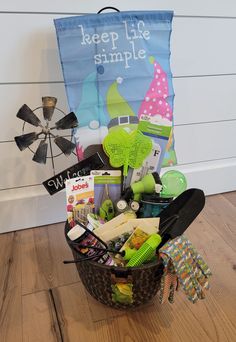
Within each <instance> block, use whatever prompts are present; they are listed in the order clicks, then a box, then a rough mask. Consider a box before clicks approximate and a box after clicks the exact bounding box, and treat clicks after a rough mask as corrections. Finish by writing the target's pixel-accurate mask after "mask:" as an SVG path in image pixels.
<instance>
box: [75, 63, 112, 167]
mask: <svg viewBox="0 0 236 342" xmlns="http://www.w3.org/2000/svg"><path fill="white" fill-rule="evenodd" d="M97 71H98V73H102V72H103V71H104V70H103V69H102V68H100V69H99V70H97ZM97 77H98V76H97V73H96V72H92V73H91V74H89V75H88V76H87V77H86V78H85V79H84V81H83V84H82V94H81V100H80V103H79V106H78V108H77V110H76V115H77V117H78V120H79V123H80V125H79V128H77V129H76V130H75V131H74V137H75V142H76V153H77V156H78V159H79V160H82V159H83V158H84V150H85V148H86V147H87V146H89V145H91V144H100V143H101V141H102V139H103V137H104V136H105V135H106V134H107V124H108V121H109V118H108V115H106V114H105V113H104V101H103V99H102V97H101V95H100V94H99V82H98V80H97Z"/></svg>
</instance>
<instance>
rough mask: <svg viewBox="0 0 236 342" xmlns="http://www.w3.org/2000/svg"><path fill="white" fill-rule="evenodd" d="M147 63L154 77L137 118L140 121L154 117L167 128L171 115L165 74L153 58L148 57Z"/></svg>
mask: <svg viewBox="0 0 236 342" xmlns="http://www.w3.org/2000/svg"><path fill="white" fill-rule="evenodd" d="M149 61H150V63H152V64H153V65H154V76H153V80H152V82H151V84H150V87H149V89H148V91H147V93H146V95H145V98H144V100H143V102H142V104H141V106H140V109H139V113H138V117H139V119H142V118H145V117H146V118H147V117H154V116H155V117H156V118H157V120H158V118H159V119H160V124H163V119H164V122H165V123H166V125H167V126H169V125H170V124H171V122H172V116H173V113H172V108H171V106H170V105H169V103H168V101H167V98H168V95H169V89H168V79H167V74H166V73H165V71H164V70H163V69H162V67H161V66H160V64H159V63H158V62H157V61H155V59H154V57H150V58H149ZM157 123H158V122H157Z"/></svg>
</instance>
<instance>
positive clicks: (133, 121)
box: [106, 77, 139, 131]
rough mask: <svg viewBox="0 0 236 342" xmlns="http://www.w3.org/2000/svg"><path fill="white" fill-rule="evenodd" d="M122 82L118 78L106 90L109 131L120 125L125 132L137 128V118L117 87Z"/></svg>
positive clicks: (120, 78)
mask: <svg viewBox="0 0 236 342" xmlns="http://www.w3.org/2000/svg"><path fill="white" fill-rule="evenodd" d="M122 82H123V79H122V77H118V78H117V79H116V80H115V81H114V82H113V83H112V84H111V85H110V87H109V88H108V91H107V96H106V104H107V111H108V114H109V116H110V119H111V120H110V122H109V123H108V129H109V131H111V130H114V129H116V127H119V126H121V125H122V127H123V128H125V129H126V130H127V131H131V130H133V129H135V128H137V124H138V121H139V120H138V118H137V116H136V115H135V113H134V112H133V110H132V108H131V107H130V105H129V104H128V102H127V101H126V100H125V99H124V97H123V96H121V94H120V93H119V90H118V86H119V85H120V84H121V83H122Z"/></svg>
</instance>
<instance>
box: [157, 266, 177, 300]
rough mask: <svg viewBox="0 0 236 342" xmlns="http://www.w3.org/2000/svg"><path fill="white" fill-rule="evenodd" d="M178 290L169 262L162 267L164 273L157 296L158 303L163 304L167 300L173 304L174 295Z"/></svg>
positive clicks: (172, 268)
mask: <svg viewBox="0 0 236 342" xmlns="http://www.w3.org/2000/svg"><path fill="white" fill-rule="evenodd" d="M177 288H178V278H177V276H176V273H175V270H174V267H173V265H172V264H171V262H168V264H167V265H165V267H164V273H163V276H162V278H161V288H160V295H159V302H160V303H161V304H163V303H164V302H166V301H167V300H168V301H169V302H170V303H171V304H173V303H174V294H175V291H176V290H177Z"/></svg>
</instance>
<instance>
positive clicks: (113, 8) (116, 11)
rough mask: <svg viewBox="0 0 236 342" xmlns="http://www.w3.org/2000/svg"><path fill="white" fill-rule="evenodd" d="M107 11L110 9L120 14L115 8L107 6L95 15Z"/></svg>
mask: <svg viewBox="0 0 236 342" xmlns="http://www.w3.org/2000/svg"><path fill="white" fill-rule="evenodd" d="M107 9H112V10H114V11H116V12H120V11H119V10H118V8H116V7H112V6H107V7H103V8H101V9H100V10H99V11H98V12H97V14H99V13H101V12H102V11H105V10H107Z"/></svg>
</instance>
